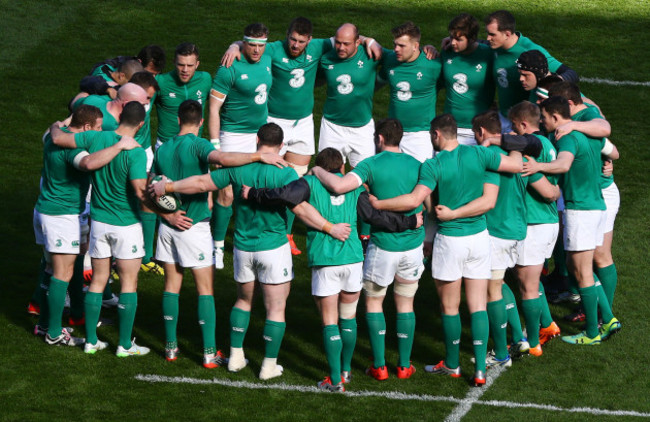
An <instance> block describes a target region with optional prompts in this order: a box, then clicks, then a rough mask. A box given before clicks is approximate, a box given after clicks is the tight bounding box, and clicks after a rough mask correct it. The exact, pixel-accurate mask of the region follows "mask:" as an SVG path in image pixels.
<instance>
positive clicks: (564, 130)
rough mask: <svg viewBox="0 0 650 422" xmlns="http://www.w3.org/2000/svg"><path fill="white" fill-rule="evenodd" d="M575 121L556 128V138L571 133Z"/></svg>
mask: <svg viewBox="0 0 650 422" xmlns="http://www.w3.org/2000/svg"><path fill="white" fill-rule="evenodd" d="M573 130H574V129H573V122H567V123H565V124H563V125H560V126H558V127H557V128H556V129H555V140H556V141H557V140H559V139H561V138H562V137H563V136H564V135H566V134H568V133H571V132H572V131H573Z"/></svg>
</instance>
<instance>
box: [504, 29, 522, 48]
mask: <svg viewBox="0 0 650 422" xmlns="http://www.w3.org/2000/svg"><path fill="white" fill-rule="evenodd" d="M517 41H519V35H518V34H517V33H516V32H514V33H513V34H512V35H511V36H510V37H509V38H508V39H507V40H506V42H505V43H504V45H503V47H504V48H505V49H506V50H510V49H511V48H512V47H514V46H515V44H517Z"/></svg>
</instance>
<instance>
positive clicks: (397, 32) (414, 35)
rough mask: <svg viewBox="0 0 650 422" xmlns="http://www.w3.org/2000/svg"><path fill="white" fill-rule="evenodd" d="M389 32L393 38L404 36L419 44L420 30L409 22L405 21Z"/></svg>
mask: <svg viewBox="0 0 650 422" xmlns="http://www.w3.org/2000/svg"><path fill="white" fill-rule="evenodd" d="M391 32H392V33H393V38H399V37H402V36H404V35H408V37H409V38H410V39H411V40H413V41H417V42H420V37H421V34H420V28H419V27H418V26H417V25H415V24H414V23H413V22H411V21H407V22H404V23H403V24H401V25H399V26H396V27H395V28H393V29H391Z"/></svg>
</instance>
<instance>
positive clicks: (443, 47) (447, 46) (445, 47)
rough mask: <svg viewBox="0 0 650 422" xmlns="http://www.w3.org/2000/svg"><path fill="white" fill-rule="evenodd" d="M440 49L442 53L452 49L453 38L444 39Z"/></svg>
mask: <svg viewBox="0 0 650 422" xmlns="http://www.w3.org/2000/svg"><path fill="white" fill-rule="evenodd" d="M440 49H441V50H442V51H447V50H450V49H451V37H445V38H443V39H442V42H441V43H440Z"/></svg>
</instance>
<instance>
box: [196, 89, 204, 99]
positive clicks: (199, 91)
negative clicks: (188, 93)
mask: <svg viewBox="0 0 650 422" xmlns="http://www.w3.org/2000/svg"><path fill="white" fill-rule="evenodd" d="M196 96H197V97H198V98H201V97H202V96H203V93H202V92H201V90H198V91H196Z"/></svg>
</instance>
